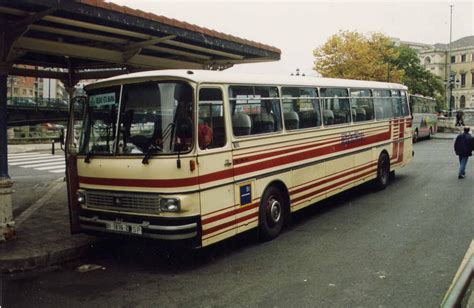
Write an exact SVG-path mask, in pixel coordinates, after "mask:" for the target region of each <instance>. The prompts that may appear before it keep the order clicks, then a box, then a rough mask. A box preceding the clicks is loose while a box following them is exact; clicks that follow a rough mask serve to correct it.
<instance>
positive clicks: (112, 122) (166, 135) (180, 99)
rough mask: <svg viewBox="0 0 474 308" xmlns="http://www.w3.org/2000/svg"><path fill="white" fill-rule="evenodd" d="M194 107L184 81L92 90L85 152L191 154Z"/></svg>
mask: <svg viewBox="0 0 474 308" xmlns="http://www.w3.org/2000/svg"><path fill="white" fill-rule="evenodd" d="M120 90H121V93H120ZM119 96H120V97H121V103H120V104H119V103H118V101H119V99H118V97H119ZM102 97H106V98H105V99H104V100H105V101H107V102H108V103H107V104H105V103H102ZM117 110H120V112H117ZM193 110H194V109H193V89H192V87H191V86H190V85H188V84H187V83H184V82H146V83H135V84H126V85H124V86H123V87H122V88H121V89H120V88H119V87H117V88H108V89H102V90H100V91H99V90H94V91H91V93H90V94H89V104H88V112H87V113H86V116H85V120H84V126H85V127H84V134H83V138H82V139H81V153H83V154H101V155H103V154H112V155H113V154H115V155H133V154H138V155H143V154H148V155H150V154H154V155H155V154H171V153H178V152H187V151H189V150H190V149H191V147H192V144H193V142H192V141H193V136H194V133H193ZM117 115H119V117H118V119H117Z"/></svg>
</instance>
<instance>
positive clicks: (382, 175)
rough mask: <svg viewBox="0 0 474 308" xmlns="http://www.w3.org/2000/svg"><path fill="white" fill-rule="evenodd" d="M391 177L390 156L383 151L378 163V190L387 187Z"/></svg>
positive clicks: (376, 180) (376, 183) (376, 185)
mask: <svg viewBox="0 0 474 308" xmlns="http://www.w3.org/2000/svg"><path fill="white" fill-rule="evenodd" d="M389 179H390V158H389V157H388V155H387V153H385V152H383V153H382V154H380V156H379V162H378V165H377V178H376V179H375V188H376V189H377V190H382V189H385V188H386V187H387V186H388V182H389Z"/></svg>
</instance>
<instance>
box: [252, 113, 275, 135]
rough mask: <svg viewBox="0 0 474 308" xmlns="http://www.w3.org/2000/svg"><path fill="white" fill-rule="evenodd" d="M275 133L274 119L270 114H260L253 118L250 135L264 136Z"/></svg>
mask: <svg viewBox="0 0 474 308" xmlns="http://www.w3.org/2000/svg"><path fill="white" fill-rule="evenodd" d="M274 131H275V119H274V118H273V115H272V114H271V113H267V112H262V113H260V114H257V115H256V116H255V117H254V118H253V126H252V133H253V134H264V133H271V132H274Z"/></svg>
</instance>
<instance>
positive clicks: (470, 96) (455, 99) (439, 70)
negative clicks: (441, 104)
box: [402, 36, 474, 109]
mask: <svg viewBox="0 0 474 308" xmlns="http://www.w3.org/2000/svg"><path fill="white" fill-rule="evenodd" d="M403 43H404V42H402V44H403ZM406 45H408V46H410V44H409V43H408V42H407V44H406ZM415 50H417V52H418V55H419V57H420V60H421V64H422V65H423V66H424V67H425V68H426V69H427V70H429V71H430V72H432V73H433V74H434V75H436V76H439V77H441V79H442V80H444V81H445V84H446V95H447V97H446V101H448V98H449V94H450V91H449V82H448V81H449V79H450V78H449V76H450V74H449V72H451V74H452V76H454V79H452V78H451V79H452V81H453V83H452V86H453V89H452V94H451V102H452V103H451V106H452V108H454V109H459V108H474V36H466V37H463V38H460V39H458V40H456V41H454V42H452V43H451V44H434V45H428V46H425V47H423V48H416V49H415ZM447 107H449V106H447Z"/></svg>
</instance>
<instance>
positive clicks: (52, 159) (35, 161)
mask: <svg viewBox="0 0 474 308" xmlns="http://www.w3.org/2000/svg"><path fill="white" fill-rule="evenodd" d="M61 160H62V161H63V162H64V157H58V158H46V157H45V158H44V159H40V160H26V161H21V162H14V163H11V164H10V165H12V166H21V165H24V164H37V163H48V162H52V161H61Z"/></svg>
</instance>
